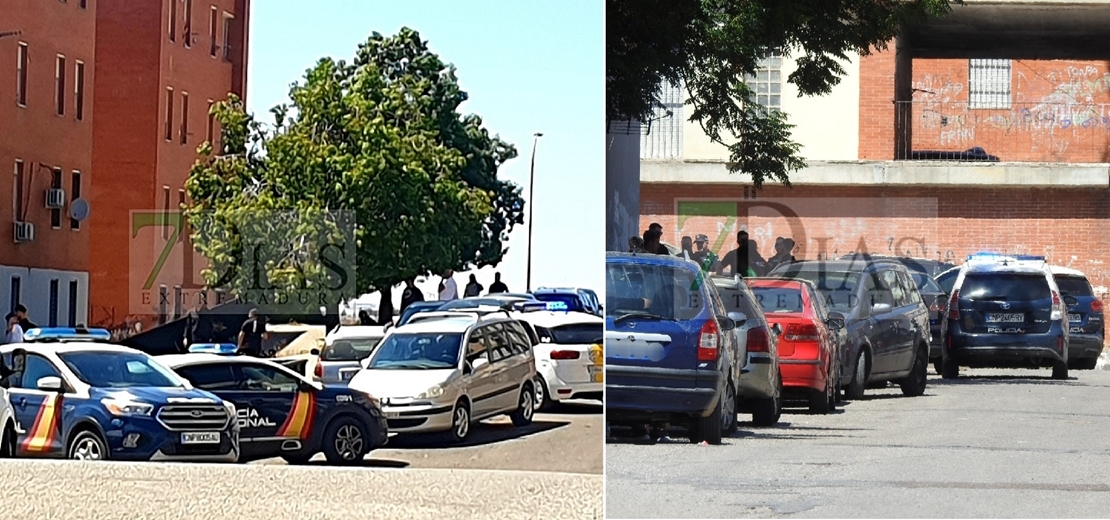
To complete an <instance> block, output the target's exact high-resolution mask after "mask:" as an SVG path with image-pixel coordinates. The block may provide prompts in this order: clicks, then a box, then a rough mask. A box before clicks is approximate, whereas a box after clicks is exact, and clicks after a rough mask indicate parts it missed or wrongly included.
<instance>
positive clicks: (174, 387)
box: [0, 328, 239, 462]
mask: <svg viewBox="0 0 1110 520" xmlns="http://www.w3.org/2000/svg"><path fill="white" fill-rule="evenodd" d="M110 339H111V335H110V334H109V333H108V331H107V330H103V329H65V328H40V329H31V330H29V331H27V332H26V333H25V334H24V336H23V342H22V343H11V344H6V345H3V346H2V347H0V354H2V356H3V363H4V366H5V370H3V373H4V377H3V380H2V381H0V386H2V387H3V388H4V389H5V390H6V392H7V394H8V399H9V400H10V402H11V405H12V408H13V409H14V417H15V420H14V424H12V425H11V426H12V430H11V433H12V434H14V435H13V440H14V443H15V450H14V451H15V454H16V456H18V457H49V458H70V459H78V460H107V459H119V460H180V461H213V462H235V461H236V460H238V458H239V428H238V423H237V422H236V421H235V420H234V417H235V415H236V410H235V407H234V405H232V404H231V403H228V402H225V401H223V400H221V399H220V398H218V397H216V396H215V395H213V394H211V393H209V392H206V391H203V390H198V389H196V388H193V386H192V385H190V384H189V383H188V382H187V381H185V380H183V379H182V378H180V377H178V376H177V375H176V374H174V373H173V372H172V371H170V370H169V369H167V368H165V367H164V366H162V365H160V364H159V363H157V362H155V361H154V359H153V358H151V357H150V356H149V355H147V354H145V353H143V352H139V351H137V350H134V349H130V348H127V347H122V346H118V345H112V344H110V343H109V341H110ZM8 433H9V431H8V430H5V435H8ZM5 438H7V437H5Z"/></svg>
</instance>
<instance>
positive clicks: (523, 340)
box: [505, 322, 532, 354]
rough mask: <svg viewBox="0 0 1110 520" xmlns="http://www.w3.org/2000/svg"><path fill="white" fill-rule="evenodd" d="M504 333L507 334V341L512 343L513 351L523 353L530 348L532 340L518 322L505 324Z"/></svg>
mask: <svg viewBox="0 0 1110 520" xmlns="http://www.w3.org/2000/svg"><path fill="white" fill-rule="evenodd" d="M505 333H507V334H508V335H509V342H510V343H512V345H513V350H514V351H515V352H517V353H519V354H523V353H525V352H528V351H529V350H531V349H532V340H531V339H530V338H529V336H528V333H527V332H525V330H524V326H523V325H521V324H520V323H519V322H514V323H508V324H506V325H505Z"/></svg>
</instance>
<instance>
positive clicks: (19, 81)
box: [15, 42, 27, 107]
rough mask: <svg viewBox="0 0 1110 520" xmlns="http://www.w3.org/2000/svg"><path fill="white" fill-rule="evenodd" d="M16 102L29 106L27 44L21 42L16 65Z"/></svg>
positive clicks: (22, 105)
mask: <svg viewBox="0 0 1110 520" xmlns="http://www.w3.org/2000/svg"><path fill="white" fill-rule="evenodd" d="M16 67H17V68H16V86H15V89H16V97H15V99H16V103H18V104H19V106H21V107H25V106H27V44H26V43H23V42H19V51H18V59H17V65H16Z"/></svg>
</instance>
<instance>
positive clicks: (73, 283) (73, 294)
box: [69, 280, 77, 327]
mask: <svg viewBox="0 0 1110 520" xmlns="http://www.w3.org/2000/svg"><path fill="white" fill-rule="evenodd" d="M69 326H70V327H76V326H77V280H70V281H69Z"/></svg>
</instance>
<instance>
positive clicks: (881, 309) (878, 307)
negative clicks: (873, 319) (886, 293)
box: [871, 303, 892, 314]
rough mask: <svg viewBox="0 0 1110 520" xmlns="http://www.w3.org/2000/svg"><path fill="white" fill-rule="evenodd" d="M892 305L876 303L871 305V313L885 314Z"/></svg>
mask: <svg viewBox="0 0 1110 520" xmlns="http://www.w3.org/2000/svg"><path fill="white" fill-rule="evenodd" d="M891 309H892V307H891V306H890V304H889V303H876V304H875V305H872V306H871V314H886V313H888V312H890V310H891Z"/></svg>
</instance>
